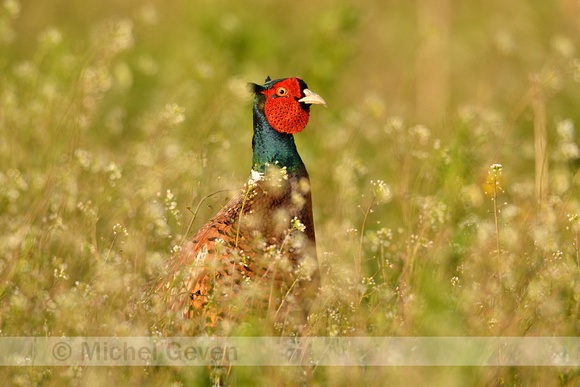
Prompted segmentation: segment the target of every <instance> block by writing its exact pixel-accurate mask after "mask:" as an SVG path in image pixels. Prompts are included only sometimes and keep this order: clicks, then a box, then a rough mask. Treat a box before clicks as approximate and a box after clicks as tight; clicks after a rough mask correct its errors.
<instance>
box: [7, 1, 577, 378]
mask: <svg viewBox="0 0 580 387" xmlns="http://www.w3.org/2000/svg"><path fill="white" fill-rule="evenodd" d="M67 3H70V2H65V1H55V2H54V4H50V6H49V5H48V4H35V5H34V6H32V4H28V3H26V2H22V3H21V2H19V1H18V0H2V2H1V3H0V9H1V11H0V235H1V239H0V334H1V335H2V336H56V337H58V336H115V335H118V336H149V335H152V334H159V332H160V330H161V328H160V327H159V325H158V321H159V320H158V317H159V315H160V314H161V315H163V313H166V312H165V311H164V310H163V308H162V306H159V308H160V309H154V310H145V309H139V308H137V309H135V308H134V305H132V302H131V300H134V299H136V298H139V296H140V292H141V291H142V289H143V286H144V285H145V284H146V282H147V281H148V280H150V279H151V278H153V277H154V276H155V275H156V274H157V273H158V272H159V271H160V270H162V268H163V265H164V262H165V260H166V259H167V258H168V257H170V256H171V254H172V250H173V249H175V246H176V245H178V244H179V243H180V241H181V240H183V239H184V238H187V235H188V232H189V231H190V230H189V223H190V220H191V219H192V217H193V213H195V214H196V219H195V223H194V224H193V226H192V228H191V229H192V230H195V229H197V227H200V226H201V225H202V224H203V222H204V221H205V220H207V219H209V218H210V217H211V216H212V215H213V214H214V213H215V212H216V211H217V210H218V209H219V208H220V206H222V205H223V204H224V203H225V201H226V199H227V197H228V192H227V190H228V189H230V188H236V187H240V186H241V185H242V184H243V182H244V181H245V180H246V178H247V174H248V173H249V167H250V164H251V148H250V144H251V125H252V123H251V110H250V109H251V96H249V94H248V93H247V92H246V90H245V82H247V81H250V82H258V83H259V82H260V81H262V80H263V79H265V78H266V76H268V75H270V76H272V77H273V78H277V77H283V76H294V75H297V76H301V77H303V78H304V79H305V80H306V81H307V82H308V84H309V86H310V88H311V89H313V90H314V91H316V92H317V93H319V94H320V95H322V96H323V97H324V98H325V100H326V101H327V102H328V106H329V108H328V109H317V108H313V109H312V114H311V121H310V124H309V126H308V128H307V129H306V130H305V131H304V132H303V133H301V134H299V135H297V136H296V141H297V146H298V149H299V151H300V153H301V155H302V157H303V159H304V161H305V163H306V165H307V167H308V169H309V172H310V176H311V183H312V192H313V200H314V216H315V223H316V231H317V242H318V256H319V260H320V263H321V265H322V268H323V288H322V291H321V294H320V299H321V300H322V302H323V305H324V308H323V309H321V310H320V311H319V313H317V314H315V315H313V316H311V319H310V325H311V326H310V329H311V332H314V333H313V334H317V335H321V336H577V335H578V334H579V333H580V331H579V330H580V325H579V314H580V301H579V300H580V280H579V279H580V266H579V264H580V259H579V258H578V232H579V230H580V221H579V218H580V217H579V215H578V214H580V200H579V197H580V195H579V186H580V172H579V166H580V164H579V159H580V151H579V147H578V144H579V137H578V133H577V130H576V127H575V125H577V124H578V122H580V113H579V110H578V108H577V101H579V100H580V84H579V81H580V57H579V52H580V38H579V36H580V31H579V26H580V24H579V23H578V19H579V18H580V9H579V8H578V5H577V4H575V3H574V4H573V2H571V1H559V2H556V1H553V2H544V3H539V2H535V1H531V0H530V1H520V2H515V3H513V4H512V3H506V2H500V1H492V2H486V3H485V4H478V3H474V2H462V3H461V4H459V3H453V4H452V6H449V7H445V6H441V7H434V8H427V7H429V5H428V4H427V3H428V2H423V1H419V2H413V3H409V4H402V5H401V4H397V3H396V2H381V1H372V2H368V3H366V4H364V5H363V4H358V3H357V4H355V3H352V2H348V1H338V2H330V1H328V2H311V3H310V4H298V3H284V5H283V6H280V4H278V3H276V5H274V3H272V4H270V3H269V2H265V1H258V0H256V1H253V2H251V6H250V4H248V3H247V2H245V3H238V2H225V3H222V2H210V1H201V2H199V3H196V4H195V5H193V4H191V5H190V4H187V3H186V2H176V3H175V4H172V5H171V6H170V7H167V5H166V4H165V3H161V2H159V1H150V2H149V3H146V4H143V3H140V2H136V1H128V2H124V3H123V4H122V5H119V4H117V3H115V2H106V3H102V2H88V3H87V4H86V7H85V5H83V7H84V8H83V7H76V6H74V5H72V4H67ZM444 3H447V2H444ZM423 7H425V8H423ZM63 15H64V16H63ZM425 15H432V18H431V19H429V18H427V19H425V17H426V16H425ZM433 58H435V59H437V60H434V61H432V60H431V59H433ZM498 165H501V167H498ZM490 166H491V167H490ZM499 171H501V175H500V174H499ZM489 176H491V178H490V177H489ZM500 187H501V189H500ZM218 190H226V191H224V192H220V193H218V194H216V195H212V196H211V197H208V196H207V195H209V194H212V193H213V192H215V191H218ZM202 198H203V199H205V200H204V202H203V204H202V205H201V206H199V207H198V204H199V203H200V201H201V200H202ZM504 203H505V204H504ZM165 317H166V319H165V321H166V322H168V321H174V324H173V326H174V327H175V328H167V327H165V331H164V332H163V334H171V333H172V331H171V329H175V330H174V333H178V332H182V331H180V330H185V331H187V326H186V323H183V322H182V321H180V320H178V318H179V317H178V316H172V315H169V314H168V315H167V316H165ZM184 324H185V326H183V325H184ZM170 325H171V324H170ZM178 326H179V327H178ZM236 329H237V332H239V333H240V334H251V335H271V334H276V331H275V329H274V327H270V326H267V325H264V324H261V323H260V321H259V320H257V319H256V318H255V317H254V316H247V321H243V322H241V323H240V326H239V327H236ZM2 374H3V375H5V379H6V380H9V381H10V382H11V383H12V384H14V385H38V384H40V385H61V384H63V383H67V384H83V385H85V384H91V385H93V384H94V385H104V384H110V383H111V381H112V382H113V383H118V384H120V383H123V384H126V383H144V382H150V383H158V384H161V383H164V384H167V383H176V384H199V385H205V384H207V383H209V380H208V379H207V378H208V376H207V372H206V370H205V369H203V368H145V369H143V368H139V367H133V368H124V367H116V368H106V369H103V368H83V367H56V368H42V367H35V368H24V367H22V368H4V369H2ZM298 374H300V370H296V369H292V368H288V369H277V368H265V369H261V368H251V367H250V368H238V369H235V370H234V371H233V375H232V381H233V382H234V384H236V385H254V384H255V382H256V381H258V382H259V381H263V382H264V383H266V382H269V383H272V382H273V383H275V384H290V385H291V384H293V382H292V381H295V380H298V379H296V378H297V376H296V375H298ZM311 378H312V379H311V382H312V383H313V384H318V385H350V384H352V383H354V382H357V383H360V382H361V381H362V382H371V381H374V380H376V379H377V378H379V379H381V380H384V381H385V383H387V384H394V385H398V384H413V385H424V384H430V385H504V384H505V385H530V384H540V383H541V384H545V385H574V384H577V383H578V376H577V370H576V369H574V368H543V367H537V368H536V367H521V368H518V367H501V368H478V367H473V368H471V367H447V368H430V367H422V368H408V367H399V368H396V367H389V368H378V367H377V368H373V367H368V368H367V367H361V368H353V367H351V368H348V367H345V368H337V367H319V368H317V369H315V370H314V372H313V375H312V376H311Z"/></svg>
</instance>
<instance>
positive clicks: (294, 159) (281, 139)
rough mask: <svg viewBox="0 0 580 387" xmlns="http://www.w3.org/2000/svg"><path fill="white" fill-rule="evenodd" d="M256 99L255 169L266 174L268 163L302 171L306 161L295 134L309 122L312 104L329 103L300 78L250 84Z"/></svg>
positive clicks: (293, 170) (253, 161)
mask: <svg viewBox="0 0 580 387" xmlns="http://www.w3.org/2000/svg"><path fill="white" fill-rule="evenodd" d="M250 87H251V88H252V91H253V92H254V93H255V94H256V97H255V98H254V109H253V110H254V139H253V142H252V145H253V149H254V156H253V159H252V164H253V165H252V170H253V171H255V172H259V173H264V170H265V167H266V165H267V164H270V165H277V167H279V168H284V167H286V169H287V170H288V172H290V173H292V172H299V171H300V170H302V169H303V168H304V164H303V163H302V160H301V159H300V156H299V155H298V152H297V151H296V145H295V144H294V136H293V135H294V134H295V133H299V132H301V131H302V130H304V128H305V127H306V124H308V119H309V118H310V106H311V105H313V104H318V105H324V106H326V102H325V101H324V99H322V97H320V96H319V95H318V94H316V93H314V92H313V91H311V90H310V89H308V86H307V85H306V82H304V81H303V80H302V79H300V78H285V79H275V80H270V78H269V77H268V79H266V83H264V84H263V85H257V84H254V83H251V84H250Z"/></svg>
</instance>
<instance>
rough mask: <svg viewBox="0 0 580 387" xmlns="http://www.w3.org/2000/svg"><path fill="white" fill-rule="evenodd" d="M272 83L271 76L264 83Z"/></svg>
mask: <svg viewBox="0 0 580 387" xmlns="http://www.w3.org/2000/svg"><path fill="white" fill-rule="evenodd" d="M270 81H271V79H270V76H269V75H268V76H267V77H266V81H265V82H264V83H268V82H270Z"/></svg>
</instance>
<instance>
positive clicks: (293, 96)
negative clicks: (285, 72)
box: [262, 78, 310, 134]
mask: <svg viewBox="0 0 580 387" xmlns="http://www.w3.org/2000/svg"><path fill="white" fill-rule="evenodd" d="M262 93H263V94H264V95H266V97H267V99H266V104H265V106H264V114H265V116H266V119H267V120H268V123H269V124H270V125H271V126H272V128H274V129H276V130H277V131H278V132H281V133H291V134H294V133H298V132H301V131H302V130H304V128H305V127H306V124H308V119H309V118H310V105H308V104H301V103H300V102H298V100H299V99H301V98H303V97H304V96H303V95H302V90H301V89H300V84H299V83H298V80H297V79H296V78H288V79H285V80H283V81H281V82H278V83H276V84H274V85H273V86H272V87H271V88H270V89H268V90H264V91H263V92H262Z"/></svg>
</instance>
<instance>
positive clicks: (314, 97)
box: [298, 89, 326, 107]
mask: <svg viewBox="0 0 580 387" xmlns="http://www.w3.org/2000/svg"><path fill="white" fill-rule="evenodd" d="M303 92H304V98H300V99H299V100H298V102H302V103H307V104H310V105H314V104H316V105H324V107H326V101H324V99H322V97H321V96H319V95H318V94H316V93H315V92H313V91H310V90H308V89H304V91H303Z"/></svg>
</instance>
